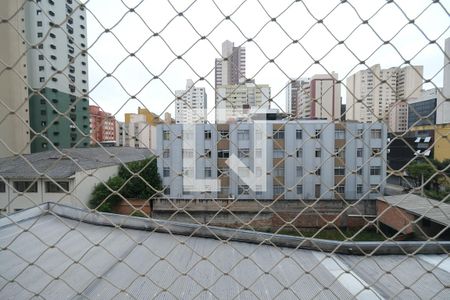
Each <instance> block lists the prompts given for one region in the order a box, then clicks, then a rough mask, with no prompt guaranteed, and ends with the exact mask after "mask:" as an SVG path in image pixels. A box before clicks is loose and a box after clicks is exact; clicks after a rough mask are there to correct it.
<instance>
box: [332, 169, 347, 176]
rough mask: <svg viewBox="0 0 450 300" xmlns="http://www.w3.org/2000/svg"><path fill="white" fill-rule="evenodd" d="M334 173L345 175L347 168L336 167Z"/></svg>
mask: <svg viewBox="0 0 450 300" xmlns="http://www.w3.org/2000/svg"><path fill="white" fill-rule="evenodd" d="M334 175H335V176H344V175H345V168H344V167H336V168H334Z"/></svg>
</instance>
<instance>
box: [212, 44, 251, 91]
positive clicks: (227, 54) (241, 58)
mask: <svg viewBox="0 0 450 300" xmlns="http://www.w3.org/2000/svg"><path fill="white" fill-rule="evenodd" d="M245 78H246V77H245V48H244V47H242V46H238V47H235V46H234V43H233V42H230V41H228V40H227V41H225V42H223V43H222V57H221V58H216V61H215V84H216V85H215V86H216V88H217V87H218V86H220V85H232V84H239V83H241V82H243V81H245Z"/></svg>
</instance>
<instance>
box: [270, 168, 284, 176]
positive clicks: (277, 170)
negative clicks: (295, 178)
mask: <svg viewBox="0 0 450 300" xmlns="http://www.w3.org/2000/svg"><path fill="white" fill-rule="evenodd" d="M273 176H276V177H283V176H284V167H276V168H275V169H273Z"/></svg>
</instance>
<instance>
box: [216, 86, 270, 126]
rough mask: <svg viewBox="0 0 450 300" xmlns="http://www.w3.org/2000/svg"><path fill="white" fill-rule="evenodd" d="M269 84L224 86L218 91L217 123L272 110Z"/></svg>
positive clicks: (218, 88)
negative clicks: (251, 113)
mask: <svg viewBox="0 0 450 300" xmlns="http://www.w3.org/2000/svg"><path fill="white" fill-rule="evenodd" d="M270 97H271V94H270V87H269V85H267V84H255V83H243V84H237V85H236V84H235V85H222V86H219V87H217V89H216V123H226V122H230V121H232V120H237V119H241V118H246V117H247V116H248V114H249V113H250V112H257V111H267V110H268V109H269V108H270V102H269V99H270Z"/></svg>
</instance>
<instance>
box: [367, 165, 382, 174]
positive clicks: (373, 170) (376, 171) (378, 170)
mask: <svg viewBox="0 0 450 300" xmlns="http://www.w3.org/2000/svg"><path fill="white" fill-rule="evenodd" d="M370 175H381V167H380V166H375V167H370Z"/></svg>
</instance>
